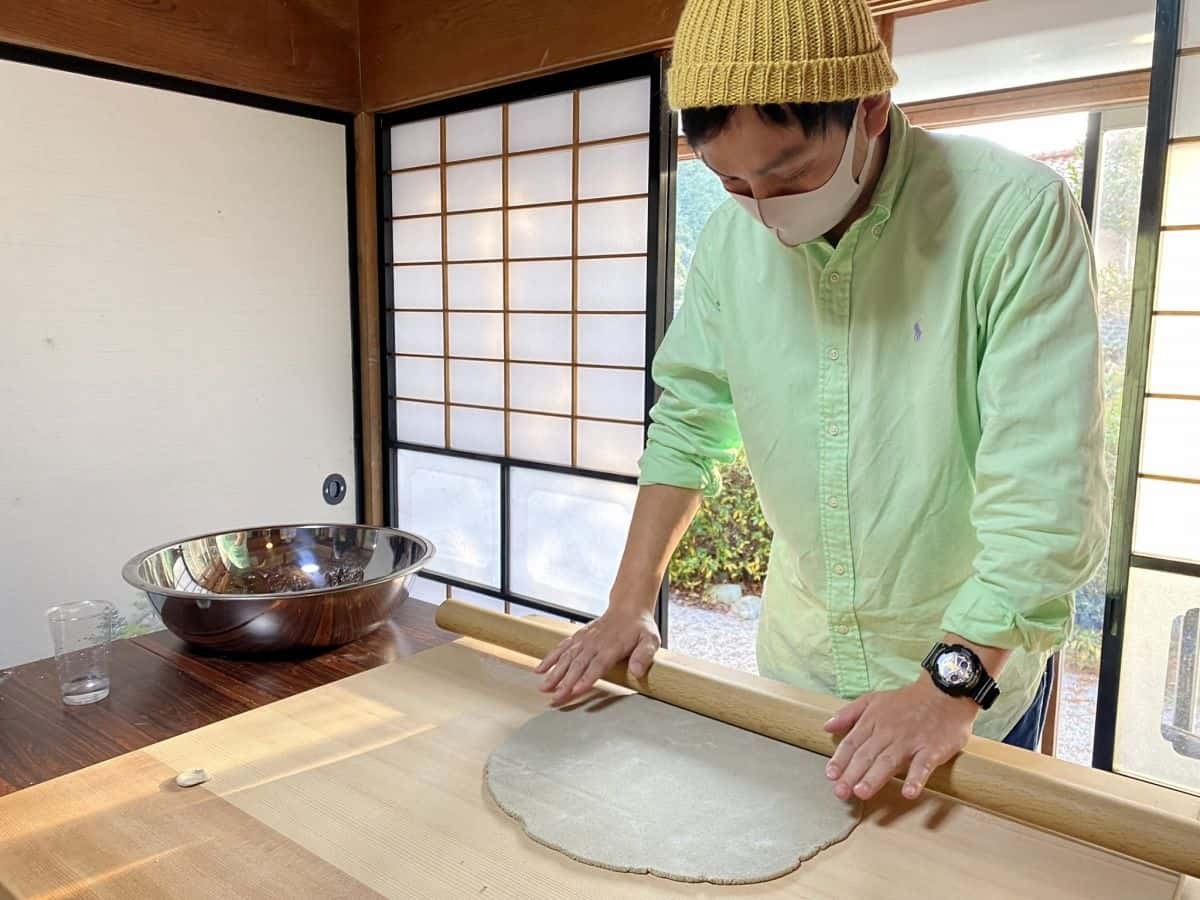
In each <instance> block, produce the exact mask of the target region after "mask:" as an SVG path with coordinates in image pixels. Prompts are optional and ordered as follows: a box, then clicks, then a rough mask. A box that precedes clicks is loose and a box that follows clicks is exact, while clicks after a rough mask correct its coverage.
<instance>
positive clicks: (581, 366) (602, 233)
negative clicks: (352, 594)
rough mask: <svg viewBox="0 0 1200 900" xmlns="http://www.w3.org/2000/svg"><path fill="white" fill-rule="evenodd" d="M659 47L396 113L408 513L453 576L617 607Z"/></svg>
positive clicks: (403, 510) (654, 299) (392, 199)
mask: <svg viewBox="0 0 1200 900" xmlns="http://www.w3.org/2000/svg"><path fill="white" fill-rule="evenodd" d="M659 78H660V76H659V74H658V63H657V62H656V61H651V60H647V61H637V62H636V63H633V64H625V65H623V66H622V67H621V68H620V69H608V70H605V71H604V73H603V74H601V73H600V72H598V71H596V70H592V71H591V72H588V73H584V74H582V75H581V76H579V77H578V79H575V78H567V79H566V80H559V81H557V82H556V83H553V84H548V83H546V82H539V83H537V84H534V85H527V86H524V87H518V88H517V89H515V90H512V91H506V92H504V93H503V94H500V95H496V94H493V95H491V96H489V97H481V98H478V100H477V101H467V102H463V103H458V104H456V105H455V106H454V107H452V108H449V109H429V110H421V111H417V112H415V113H412V114H407V115H405V116H404V117H403V119H402V120H396V121H392V122H387V123H385V134H384V135H383V139H382V140H381V148H380V149H381V157H383V158H384V159H385V172H384V175H383V177H384V190H383V195H384V201H385V202H384V208H385V215H386V216H387V217H388V223H387V224H388V226H389V228H388V230H387V233H388V239H387V240H386V242H385V247H384V254H385V256H386V262H385V265H384V279H385V284H384V295H385V303H387V304H388V308H387V311H386V314H387V316H388V317H389V320H390V327H389V328H388V329H387V332H388V341H389V345H388V348H387V349H388V353H389V358H390V360H391V371H390V383H389V394H390V396H391V400H390V404H391V405H390V408H389V411H388V412H389V415H390V419H391V422H390V428H391V439H392V446H393V451H394V454H395V458H394V467H393V478H392V483H393V486H394V491H395V517H396V521H397V522H398V524H399V525H400V526H401V527H405V528H410V529H412V530H415V531H417V532H420V533H422V534H424V535H426V536H428V537H429V538H431V539H432V540H433V541H434V542H435V544H437V546H438V556H437V559H436V562H435V564H434V566H433V575H434V577H436V578H439V579H441V583H439V585H438V586H433V587H431V586H430V585H423V586H422V588H421V591H422V594H421V595H423V596H425V597H427V598H429V599H433V600H440V599H443V598H444V596H445V590H444V587H443V586H444V585H448V586H449V587H450V589H451V590H457V591H458V592H460V593H461V592H463V591H472V590H473V591H476V592H477V593H475V594H473V595H471V599H475V600H482V599H483V598H485V597H490V598H491V600H492V602H493V603H494V604H495V605H497V606H501V605H505V604H508V605H509V606H511V604H512V603H513V602H514V601H516V602H519V603H522V604H524V603H531V604H533V605H534V606H544V607H545V608H547V609H555V610H559V611H563V612H566V613H568V614H574V615H578V616H587V615H593V614H596V613H598V612H600V611H602V610H603V608H604V606H605V603H606V600H607V594H608V588H609V584H610V582H611V579H612V576H613V575H614V574H615V570H616V565H617V562H618V560H619V556H620V552H621V548H622V545H623V542H624V538H625V531H626V528H627V526H628V522H629V516H630V513H631V511H632V508H633V501H634V497H635V494H636V487H635V486H634V481H635V476H636V473H637V463H638V457H639V456H640V454H641V450H642V445H643V441H644V435H645V423H646V412H647V399H648V397H649V396H650V392H649V390H648V377H647V371H646V370H647V358H648V354H649V348H652V347H653V344H654V340H655V338H656V334H657V331H658V330H659V320H660V318H661V317H660V316H659V306H660V304H659V303H658V300H659V297H658V294H659V291H658V290H657V284H658V281H659V279H658V266H659V264H660V262H661V259H662V254H660V253H659V252H658V245H659V243H660V242H661V241H662V239H663V234H662V232H663V230H664V229H662V228H660V227H659V225H658V222H659V214H658V207H659V203H658V187H657V185H658V181H659V175H660V165H659V157H660V155H661V152H662V148H663V146H664V144H663V140H662V138H661V136H660V134H659V132H660V131H661V128H662V125H663V122H664V121H665V114H664V113H663V111H662V110H661V100H660V92H659V89H658V83H659Z"/></svg>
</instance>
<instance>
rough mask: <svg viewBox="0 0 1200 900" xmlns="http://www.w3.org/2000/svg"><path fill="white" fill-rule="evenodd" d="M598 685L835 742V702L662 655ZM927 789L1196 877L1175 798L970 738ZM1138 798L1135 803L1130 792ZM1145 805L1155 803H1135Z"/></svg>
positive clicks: (492, 616) (549, 638)
mask: <svg viewBox="0 0 1200 900" xmlns="http://www.w3.org/2000/svg"><path fill="white" fill-rule="evenodd" d="M437 624H438V625H440V626H441V627H442V628H444V629H446V630H447V631H453V632H455V633H456V634H462V635H466V636H467V637H472V638H476V639H478V640H481V641H485V642H487V643H490V644H495V645H497V646H500V647H506V648H508V649H509V650H514V651H516V652H518V653H523V654H525V655H527V656H532V657H535V658H538V659H540V658H541V657H543V656H545V655H546V654H547V653H549V652H550V651H551V650H552V649H553V648H554V647H555V646H556V645H557V644H558V643H559V641H561V640H562V639H563V637H564V636H565V635H567V634H570V633H571V631H573V630H574V629H573V627H572V626H569V625H566V624H561V625H560V624H559V623H555V622H549V621H546V620H541V621H536V620H531V619H527V618H518V617H516V616H509V615H504V614H503V613H496V612H492V611H490V610H486V609H480V608H479V607H476V606H472V605H470V604H467V603H462V602H459V601H456V600H449V601H447V602H446V603H444V604H442V605H441V606H440V607H439V608H438V611H437ZM604 679H605V681H608V682H610V683H612V684H618V685H622V686H624V687H628V688H631V689H633V690H636V691H638V692H639V693H642V694H645V695H646V696H648V697H653V698H655V699H656V700H661V701H663V702H664V703H670V704H671V705H672V706H678V707H681V708H682V709H687V710H691V711H692V712H695V713H699V714H700V715H702V716H708V717H709V718H713V719H719V720H720V721H722V722H726V723H728V724H730V725H735V726H737V727H738V728H745V729H746V730H748V731H753V732H757V733H758V734H762V735H766V736H767V737H770V738H774V739H776V740H780V741H785V742H786V743H789V744H793V745H794V746H797V747H803V748H804V749H805V750H812V751H814V752H816V753H821V754H824V755H825V756H831V755H833V751H834V748H835V747H836V742H835V741H834V739H833V738H832V737H831V736H830V735H829V734H828V733H827V732H826V731H825V730H824V728H823V725H824V723H825V721H826V720H827V719H828V718H829V716H830V715H831V714H832V713H833V712H834V711H835V710H836V709H838V708H839V707H841V706H842V703H841V701H838V700H837V699H835V698H832V697H826V696H823V695H819V694H812V693H809V692H806V691H801V690H799V689H797V688H793V687H790V686H788V685H784V684H780V683H778V682H774V681H769V680H767V679H765V678H759V677H757V676H754V675H747V674H744V673H741V672H734V671H731V670H729V669H725V668H722V667H720V666H714V665H712V664H710V663H706V662H704V661H702V660H696V659H692V658H690V657H684V656H679V655H676V654H673V653H671V652H670V651H666V650H660V651H659V653H658V654H657V655H656V656H655V659H654V665H653V666H651V667H650V671H649V672H648V673H647V675H646V677H645V678H641V679H636V678H632V677H631V676H630V675H629V674H628V672H627V671H626V669H625V664H624V663H621V664H620V665H618V666H616V667H615V668H613V669H612V671H610V672H608V673H607V674H606V675H605V676H604ZM929 787H930V788H931V789H932V790H935V791H937V792H939V793H942V794H946V795H948V796H950V797H955V798H957V799H958V800H961V801H963V802H964V803H969V804H971V805H973V806H978V807H980V808H981V809H985V810H988V811H990V812H993V813H998V814H1000V815H1003V816H1008V817H1009V818H1013V819H1017V820H1018V821H1021V822H1026V823H1028V824H1030V825H1034V826H1037V827H1040V828H1045V829H1047V830H1049V831H1054V832H1057V833H1058V834H1061V835H1065V836H1067V837H1071V838H1075V839H1077V840H1081V841H1086V842H1087V843H1089V844H1095V845H1097V846H1099V847H1103V848H1104V849H1106V850H1111V851H1113V852H1115V853H1122V854H1125V855H1127V856H1132V857H1134V858H1136V859H1140V860H1144V861H1145V862H1148V863H1151V864H1152V865H1156V866H1162V867H1163V868H1166V869H1170V870H1172V871H1175V872H1180V873H1183V874H1186V875H1192V876H1196V877H1200V821H1197V820H1196V819H1195V818H1194V817H1189V816H1188V815H1185V814H1183V810H1184V809H1186V808H1188V807H1189V805H1190V801H1187V800H1184V799H1182V795H1178V794H1177V793H1176V792H1174V791H1169V790H1166V789H1161V788H1153V787H1150V786H1148V785H1142V784H1138V785H1130V784H1128V783H1127V779H1124V778H1122V777H1121V776H1119V775H1113V774H1111V773H1108V772H1100V771H1097V770H1095V769H1088V768H1085V767H1083V766H1077V765H1075V764H1073V763H1068V762H1063V761H1061V760H1056V759H1052V758H1049V757H1045V756H1042V755H1040V754H1037V753H1030V752H1029V751H1026V750H1019V749H1017V748H1014V747H1008V746H1005V745H1003V744H1000V743H997V742H995V741H988V740H983V739H980V738H972V739H971V741H970V742H969V743H968V745H967V748H966V749H965V750H964V751H963V752H962V753H961V754H959V756H958V757H956V758H955V759H954V760H953V761H952V762H950V763H948V764H947V765H945V766H942V767H941V768H940V769H938V771H937V772H936V773H935V774H934V775H933V777H932V778H931V779H930V780H929ZM1133 793H1136V794H1137V795H1138V798H1139V799H1134V798H1133V797H1132V796H1131V794H1133ZM1146 798H1153V801H1152V802H1154V804H1155V805H1153V806H1151V805H1150V804H1149V803H1148V802H1143V801H1144V800H1145V799H1146Z"/></svg>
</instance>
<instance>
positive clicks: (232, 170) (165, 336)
mask: <svg viewBox="0 0 1200 900" xmlns="http://www.w3.org/2000/svg"><path fill="white" fill-rule="evenodd" d="M347 241H348V237H347V199H346V159H345V130H344V128H343V127H342V126H339V125H336V124H331V123H324V122H317V121H313V120H309V119H304V118H299V117H294V116H287V115H282V114H279V113H273V112H265V111H262V110H255V109H250V108H246V107H241V106H237V105H233V104H228V103H221V102H217V101H212V100H206V99H202V98H197V97H189V96H185V95H181V94H175V93H170V92H166V91H158V90H153V89H149V88H143V87H137V86H133V85H127V84H121V83H117V82H112V81H106V80H102V79H96V78H88V77H84V76H80V75H74V74H68V73H63V72H57V71H52V70H48V69H42V68H38V67H33V66H26V65H21V64H16V63H10V62H3V61H0V667H3V666H5V665H14V664H17V663H21V662H23V661H27V660H30V659H34V658H39V657H42V656H45V655H47V654H48V653H49V652H50V643H49V637H48V632H47V629H46V626H45V622H44V616H43V611H44V610H45V609H46V608H47V607H48V606H51V605H52V604H55V603H58V602H63V601H67V600H73V599H78V598H82V597H100V598H104V599H107V600H111V601H114V602H117V603H118V604H119V605H120V606H121V607H122V610H123V612H124V613H125V616H126V618H127V619H129V620H136V619H137V617H138V615H139V614H140V613H141V612H144V609H140V608H139V607H137V606H136V605H135V601H136V597H137V595H136V594H134V593H133V592H132V591H131V590H130V589H128V588H126V587H125V586H124V584H123V582H122V581H121V578H120V569H121V565H122V564H123V563H124V561H125V560H126V559H127V558H128V557H130V556H131V555H133V554H134V553H135V552H137V551H139V550H142V549H145V548H147V547H149V546H151V545H153V544H156V543H160V542H163V541H168V540H172V539H174V538H177V537H182V536H185V535H188V534H192V533H199V532H204V531H209V530H218V529H223V528H231V527H237V526H241V525H248V524H254V523H261V524H267V523H284V522H294V521H298V520H306V519H307V520H331V521H352V520H353V519H354V515H355V499H356V498H355V496H354V494H353V483H354V472H355V465H356V460H355V456H354V446H353V415H354V407H353V381H352V379H353V374H352V372H353V369H352V366H353V361H352V358H351V331H350V307H349V283H350V282H349V266H348V259H347V257H348V253H347V247H348V245H347ZM333 471H338V472H341V473H343V474H344V475H345V476H346V478H347V480H348V481H349V482H350V484H351V495H350V496H349V497H348V498H347V499H346V501H345V502H344V503H343V504H342V505H341V506H338V507H330V506H327V505H326V504H325V503H324V501H323V500H322V499H321V483H322V481H323V479H324V477H325V475H326V474H328V473H329V472H333Z"/></svg>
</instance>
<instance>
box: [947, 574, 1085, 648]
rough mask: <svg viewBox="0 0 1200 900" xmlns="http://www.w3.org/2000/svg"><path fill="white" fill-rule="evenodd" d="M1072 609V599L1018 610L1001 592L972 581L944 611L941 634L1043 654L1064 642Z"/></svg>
mask: <svg viewBox="0 0 1200 900" xmlns="http://www.w3.org/2000/svg"><path fill="white" fill-rule="evenodd" d="M1074 606H1075V603H1074V599H1073V598H1072V597H1070V596H1064V597H1053V598H1050V599H1048V600H1046V601H1044V602H1043V603H1041V604H1040V605H1038V606H1036V607H1033V608H1031V609H1027V610H1018V609H1017V608H1016V606H1015V605H1014V603H1013V602H1012V599H1011V597H1009V596H1008V595H1007V594H1005V593H1004V592H1003V591H1000V590H997V589H996V588H993V587H989V586H988V585H986V584H984V583H983V582H981V581H979V579H978V578H971V579H969V580H968V581H967V582H966V583H965V584H964V585H963V586H962V587H961V588H960V589H959V591H958V594H957V595H956V596H955V598H954V600H953V601H952V602H951V603H950V606H949V608H948V609H947V610H946V614H945V616H944V617H943V618H942V630H943V631H946V632H948V633H950V634H957V635H960V636H961V637H964V638H966V639H967V640H968V641H971V642H972V643H975V644H979V645H981V646H984V647H996V648H999V649H1001V650H1017V649H1023V650H1026V651H1028V652H1030V653H1046V652H1049V651H1052V650H1057V649H1058V648H1060V647H1061V646H1062V645H1063V643H1064V642H1065V641H1066V639H1067V635H1068V634H1069V633H1070V629H1071V618H1072V615H1073V613H1074Z"/></svg>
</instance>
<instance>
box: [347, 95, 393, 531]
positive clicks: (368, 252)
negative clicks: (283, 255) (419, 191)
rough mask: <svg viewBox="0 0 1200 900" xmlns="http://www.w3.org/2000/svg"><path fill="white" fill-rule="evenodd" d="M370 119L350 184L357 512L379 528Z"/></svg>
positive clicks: (362, 128) (360, 120)
mask: <svg viewBox="0 0 1200 900" xmlns="http://www.w3.org/2000/svg"><path fill="white" fill-rule="evenodd" d="M375 173H376V160H375V117H374V116H373V115H371V114H370V113H359V114H358V115H357V116H355V118H354V182H355V195H356V200H357V202H356V212H357V218H358V240H357V244H358V301H359V302H358V322H359V325H358V332H359V342H358V349H359V358H358V365H359V382H360V384H361V391H360V393H361V397H360V400H359V402H360V404H361V407H362V423H363V427H362V460H361V462H360V465H361V466H362V491H363V498H362V509H363V517H364V520H365V522H366V524H368V525H383V524H384V522H385V520H386V512H385V509H384V503H383V480H384V479H383V404H382V402H381V398H382V394H383V382H382V380H381V379H382V373H381V369H380V352H379V348H380V341H379V310H380V305H379V277H378V272H379V211H378V207H377V204H376V190H375V187H376V186H375Z"/></svg>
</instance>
